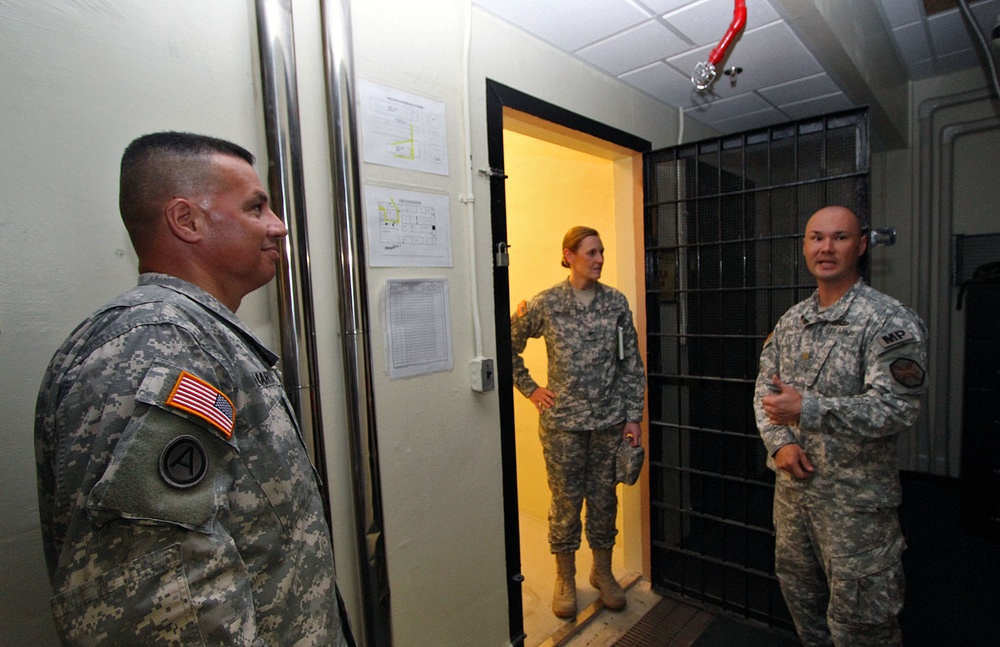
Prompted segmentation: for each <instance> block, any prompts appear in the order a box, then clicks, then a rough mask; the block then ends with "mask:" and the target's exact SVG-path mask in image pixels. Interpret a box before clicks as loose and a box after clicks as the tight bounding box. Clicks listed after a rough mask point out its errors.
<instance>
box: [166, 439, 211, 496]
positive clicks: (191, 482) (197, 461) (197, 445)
mask: <svg viewBox="0 0 1000 647" xmlns="http://www.w3.org/2000/svg"><path fill="white" fill-rule="evenodd" d="M207 473H208V453H207V452H206V451H205V446H204V445H203V444H202V443H201V441H200V440H198V439H197V438H195V437H194V436H186V435H185V436H178V437H177V438H175V439H173V440H172V441H170V443H168V444H167V446H166V447H164V448H163V451H162V452H161V453H160V476H161V477H162V478H163V480H164V482H166V484H167V485H169V486H171V487H175V488H179V489H184V488H189V487H194V486H195V485H198V484H199V483H201V481H202V479H204V478H205V474H207Z"/></svg>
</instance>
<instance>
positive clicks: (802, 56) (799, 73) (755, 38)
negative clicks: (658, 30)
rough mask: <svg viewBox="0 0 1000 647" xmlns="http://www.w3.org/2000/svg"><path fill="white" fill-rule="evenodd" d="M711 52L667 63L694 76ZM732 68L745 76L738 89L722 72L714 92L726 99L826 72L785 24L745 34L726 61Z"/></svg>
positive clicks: (686, 55)
mask: <svg viewBox="0 0 1000 647" xmlns="http://www.w3.org/2000/svg"><path fill="white" fill-rule="evenodd" d="M711 49H712V48H711V47H703V48H701V49H697V50H692V51H690V52H686V53H684V54H679V55H678V56H674V57H672V58H670V59H668V61H667V62H668V63H669V64H670V65H672V66H674V67H676V68H677V69H678V70H680V71H682V72H686V73H687V74H688V75H691V74H693V73H694V69H695V65H697V64H698V63H699V62H704V61H706V60H707V59H708V55H709V53H710V52H711ZM732 65H736V66H739V67H742V68H743V72H742V73H741V74H740V75H739V77H738V79H737V84H736V88H730V86H729V81H728V80H727V79H726V77H724V76H723V75H722V71H721V70H718V72H719V74H718V76H717V77H716V80H715V83H714V85H713V90H714V91H715V92H717V93H718V94H720V95H722V96H726V95H727V94H730V95H731V94H734V93H738V92H746V91H749V90H756V89H760V88H766V87H770V86H772V85H778V84H779V83H785V82H787V81H793V80H795V79H798V78H802V77H806V76H812V75H814V74H818V73H820V72H823V71H824V70H823V68H822V66H820V64H819V63H818V62H817V61H816V59H815V58H814V57H813V55H812V53H810V52H809V50H808V49H806V47H805V45H803V44H802V41H800V40H799V39H798V37H796V36H795V34H793V33H792V30H791V29H789V28H788V26H787V25H786V24H785V23H783V22H774V23H771V24H769V25H766V26H764V27H761V28H759V29H755V30H752V31H748V32H745V33H744V34H743V36H742V37H741V38H740V39H739V40H738V41H736V42H735V44H734V45H733V46H732V47H731V48H730V50H729V53H728V55H727V56H726V58H725V59H724V60H723V67H726V68H728V67H730V66H732Z"/></svg>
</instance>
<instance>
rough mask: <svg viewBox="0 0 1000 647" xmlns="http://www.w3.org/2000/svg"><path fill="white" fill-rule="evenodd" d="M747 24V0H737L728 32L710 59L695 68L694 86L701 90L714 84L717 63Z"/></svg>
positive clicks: (692, 81) (710, 55) (709, 56)
mask: <svg viewBox="0 0 1000 647" xmlns="http://www.w3.org/2000/svg"><path fill="white" fill-rule="evenodd" d="M746 24H747V3H746V0H736V7H735V8H734V9H733V22H731V23H730V24H729V29H728V30H727V31H726V34H725V35H724V36H723V37H722V40H720V41H719V44H718V45H717V46H716V48H715V49H713V50H712V53H711V54H709V55H708V60H707V61H706V62H704V63H698V65H696V66H695V68H694V75H693V76H692V77H691V83H694V87H696V88H697V89H699V90H705V89H707V88H708V86H710V85H711V84H712V81H714V80H715V64H716V63H718V62H719V61H721V60H722V57H723V56H725V55H726V49H728V48H729V45H730V44H732V42H733V38H735V37H736V34H738V33H739V32H740V30H741V29H743V26H744V25H746Z"/></svg>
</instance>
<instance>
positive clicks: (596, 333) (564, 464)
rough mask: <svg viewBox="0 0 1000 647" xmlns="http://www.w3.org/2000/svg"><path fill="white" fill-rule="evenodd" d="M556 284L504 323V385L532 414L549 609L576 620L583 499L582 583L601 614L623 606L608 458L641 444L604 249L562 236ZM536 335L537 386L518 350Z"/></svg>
mask: <svg viewBox="0 0 1000 647" xmlns="http://www.w3.org/2000/svg"><path fill="white" fill-rule="evenodd" d="M562 264H563V266H564V267H568V268H570V277H569V279H567V280H566V281H563V282H562V283H559V284H558V285H556V286H554V287H552V288H549V289H548V290H545V291H544V292H542V293H540V294H538V295H537V296H535V297H534V298H533V299H531V301H530V302H527V303H525V302H521V304H520V305H519V306H518V308H517V311H516V312H515V313H514V315H513V316H512V317H511V344H512V349H513V371H514V385H515V386H516V387H517V389H518V390H519V391H520V392H521V393H522V394H523V395H524V396H525V397H527V398H528V399H529V400H531V402H532V403H533V404H534V405H535V407H536V408H537V409H538V411H539V413H540V429H539V436H540V438H541V442H542V450H543V453H544V456H545V467H546V472H547V474H548V481H549V489H550V490H551V491H552V504H551V508H550V510H549V545H550V548H551V550H552V552H553V553H554V554H555V555H556V564H557V579H556V586H555V592H554V595H553V601H552V609H553V612H554V613H555V615H556V616H558V617H561V618H573V617H576V584H575V580H574V578H575V575H576V566H575V554H576V551H577V550H578V549H579V548H580V534H581V525H582V524H581V522H580V513H581V509H582V506H583V502H584V500H586V502H587V526H586V527H587V542H588V543H589V544H590V547H591V549H592V550H593V552H594V569H593V571H592V573H591V576H590V581H591V584H592V585H593V586H594V587H595V588H597V589H598V590H599V591H600V594H601V601H602V603H603V604H604V605H605V606H606V607H608V608H609V609H621V608H622V607H624V606H625V593H624V591H623V590H622V588H621V586H620V585H619V584H618V582H617V581H616V580H615V578H614V576H613V575H612V573H611V553H612V550H613V547H614V544H615V536H616V535H617V533H618V530H617V529H616V528H615V516H616V513H617V509H618V497H617V493H616V491H615V486H616V483H615V452H616V450H617V447H618V443H619V442H620V439H621V438H627V439H629V440H630V442H631V444H632V445H633V446H638V445H639V444H640V442H641V440H642V428H641V427H640V426H639V423H640V422H641V421H642V407H643V396H644V393H645V387H646V382H645V375H644V373H643V367H642V360H641V359H640V358H639V351H638V340H637V337H636V332H635V326H634V325H633V323H632V312H631V311H630V310H629V306H628V301H627V300H626V299H625V295H623V294H622V293H621V292H619V291H618V290H616V289H614V288H612V287H609V286H606V285H604V284H602V283H600V282H598V280H597V279H599V278H600V276H601V268H602V266H603V264H604V246H603V245H602V244H601V239H600V237H599V236H598V233H597V232H596V231H595V230H593V229H590V228H587V227H575V228H573V229H571V230H570V231H569V232H568V233H567V234H566V237H565V239H564V241H563V261H562ZM532 337H535V338H537V337H544V338H545V347H546V351H547V354H548V386H547V387H542V386H539V385H538V383H537V382H535V380H534V379H532V377H531V375H529V373H528V369H527V368H526V367H525V365H524V360H523V359H522V357H521V353H522V352H524V349H525V346H526V345H527V342H528V339H529V338H532Z"/></svg>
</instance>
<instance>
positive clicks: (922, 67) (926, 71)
mask: <svg viewBox="0 0 1000 647" xmlns="http://www.w3.org/2000/svg"><path fill="white" fill-rule="evenodd" d="M906 69H907V71H908V72H909V73H910V78H911V79H913V80H915V81H920V80H922V79H927V78H930V77H932V76H934V74H935V72H934V59H931V58H928V59H924V60H922V61H907V62H906Z"/></svg>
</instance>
